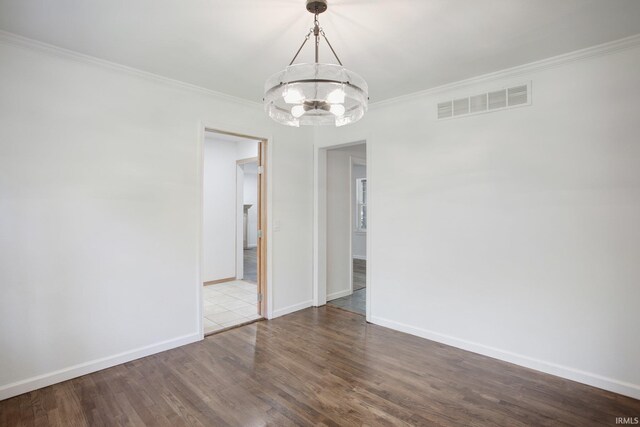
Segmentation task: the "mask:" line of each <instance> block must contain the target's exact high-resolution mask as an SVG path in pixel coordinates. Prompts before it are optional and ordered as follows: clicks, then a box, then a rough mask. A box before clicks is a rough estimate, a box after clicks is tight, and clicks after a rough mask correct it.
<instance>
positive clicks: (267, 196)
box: [195, 122, 273, 338]
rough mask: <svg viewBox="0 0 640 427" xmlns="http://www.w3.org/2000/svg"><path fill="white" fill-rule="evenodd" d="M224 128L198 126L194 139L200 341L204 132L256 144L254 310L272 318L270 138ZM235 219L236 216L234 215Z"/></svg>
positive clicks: (201, 325) (200, 124) (197, 312)
mask: <svg viewBox="0 0 640 427" xmlns="http://www.w3.org/2000/svg"><path fill="white" fill-rule="evenodd" d="M225 128H228V127H227V126H219V125H214V124H211V123H205V122H199V123H198V129H197V130H198V139H197V164H196V168H197V171H198V178H199V179H198V202H199V203H198V219H199V221H198V226H197V228H198V250H197V260H198V262H197V272H196V273H197V281H196V287H197V295H198V304H197V307H196V310H195V312H196V316H197V317H196V323H197V325H198V328H199V330H200V335H201V337H203V338H204V322H203V320H202V319H203V313H204V295H203V288H204V287H203V285H202V283H203V282H202V277H203V273H202V270H203V259H204V254H203V235H202V231H203V223H204V212H203V206H204V200H203V199H204V140H205V135H206V132H214V133H219V134H222V135H231V136H238V137H242V138H247V139H253V140H257V141H258V161H259V163H258V165H259V166H262V169H261V173H260V174H258V185H259V188H258V199H259V201H258V205H259V210H258V218H259V220H258V225H259V229H260V230H261V231H262V233H261V234H262V236H261V237H258V263H259V264H258V292H260V294H261V295H262V301H259V302H258V310H259V312H260V315H261V316H262V317H264V318H266V319H270V318H271V317H272V316H273V287H272V282H273V268H272V264H273V260H272V253H273V250H272V248H273V245H272V238H271V233H272V224H271V218H272V212H273V206H272V200H273V198H272V197H271V194H272V192H273V187H272V180H271V162H272V160H271V159H272V146H271V143H270V141H272V140H273V138H272V137H271V136H255V134H254V131H252V130H246V129H237V130H223V129H225ZM236 216H237V215H236Z"/></svg>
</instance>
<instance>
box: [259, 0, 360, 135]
mask: <svg viewBox="0 0 640 427" xmlns="http://www.w3.org/2000/svg"><path fill="white" fill-rule="evenodd" d="M307 10H308V11H309V12H311V13H313V15H314V22H313V28H311V29H310V30H309V33H308V34H307V35H306V37H305V39H304V41H303V42H302V45H301V46H300V48H299V49H298V51H297V52H296V54H295V55H294V57H293V59H292V60H291V62H290V63H289V66H288V67H287V68H285V69H284V70H282V71H279V72H278V73H276V74H274V75H272V76H271V77H269V78H268V79H267V81H266V83H265V87H264V90H265V92H264V108H265V110H266V111H267V113H268V114H269V116H270V117H271V118H272V119H273V120H275V121H276V122H278V123H282V124H284V125H288V126H296V127H298V126H300V125H335V126H343V125H346V124H349V123H353V122H355V121H357V120H359V119H361V118H362V116H363V115H364V113H365V112H366V111H367V106H368V102H369V97H368V92H369V89H368V87H367V83H366V82H365V81H364V79H363V78H362V77H360V76H359V75H358V74H356V73H354V72H353V71H350V70H348V69H346V68H345V67H344V66H343V65H342V62H341V61H340V58H338V55H337V54H336V52H335V50H333V46H331V43H329V40H328V39H327V36H326V35H325V33H324V30H323V29H322V27H320V23H319V22H318V15H319V14H321V13H323V12H325V11H326V10H327V0H307ZM311 36H313V38H314V42H315V62H314V63H311V64H309V63H306V64H294V62H295V60H296V58H297V57H298V55H299V54H300V51H302V48H303V47H304V46H305V44H306V43H307V41H308V40H309V39H310V38H311ZM321 37H322V38H323V39H324V40H325V42H326V43H327V45H328V46H329V49H331V52H332V53H333V55H334V56H335V59H336V61H338V63H337V64H327V63H321V62H320V61H319V54H318V51H319V47H320V38H321Z"/></svg>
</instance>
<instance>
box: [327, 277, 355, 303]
mask: <svg viewBox="0 0 640 427" xmlns="http://www.w3.org/2000/svg"><path fill="white" fill-rule="evenodd" d="M352 285H353V282H352ZM351 294H353V288H349V289H345V290H343V291H337V292H332V293H330V294H327V301H331V300H334V299H338V298H342V297H346V296H349V295H351Z"/></svg>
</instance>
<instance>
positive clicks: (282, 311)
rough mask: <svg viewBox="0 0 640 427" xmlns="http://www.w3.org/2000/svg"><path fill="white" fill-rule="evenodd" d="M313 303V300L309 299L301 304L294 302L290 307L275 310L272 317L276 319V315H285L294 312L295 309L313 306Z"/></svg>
mask: <svg viewBox="0 0 640 427" xmlns="http://www.w3.org/2000/svg"><path fill="white" fill-rule="evenodd" d="M312 304H313V301H312V300H309V301H305V302H301V303H299V304H293V305H290V306H288V307H284V308H279V309H277V310H274V311H273V313H272V316H271V319H275V318H276V317H280V316H284V315H285V314H289V313H293V312H295V311H299V310H304V309H305V308H309V307H311V305H312Z"/></svg>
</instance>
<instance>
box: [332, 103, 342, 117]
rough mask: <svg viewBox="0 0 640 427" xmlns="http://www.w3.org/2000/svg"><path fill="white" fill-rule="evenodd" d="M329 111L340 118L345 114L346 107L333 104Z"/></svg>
mask: <svg viewBox="0 0 640 427" xmlns="http://www.w3.org/2000/svg"><path fill="white" fill-rule="evenodd" d="M329 111H331V114H333V115H334V116H338V117H340V116H342V115H343V114H344V105H342V104H333V105H332V106H331V107H329Z"/></svg>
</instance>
